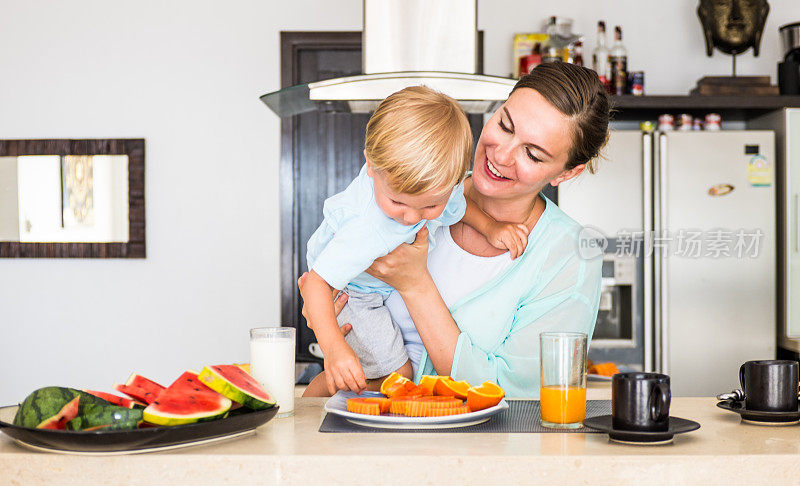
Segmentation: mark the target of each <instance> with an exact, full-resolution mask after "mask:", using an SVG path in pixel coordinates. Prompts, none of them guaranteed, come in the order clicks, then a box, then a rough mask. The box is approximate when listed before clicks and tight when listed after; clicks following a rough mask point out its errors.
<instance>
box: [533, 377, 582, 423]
mask: <svg viewBox="0 0 800 486" xmlns="http://www.w3.org/2000/svg"><path fill="white" fill-rule="evenodd" d="M539 399H540V400H541V411H542V420H543V421H545V422H550V423H553V424H574V423H577V422H581V421H583V419H585V418H586V388H578V387H576V386H569V387H563V386H543V387H541V388H540V389H539Z"/></svg>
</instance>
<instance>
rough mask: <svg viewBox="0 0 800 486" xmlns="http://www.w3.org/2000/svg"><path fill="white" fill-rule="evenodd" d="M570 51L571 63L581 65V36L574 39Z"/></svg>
mask: <svg viewBox="0 0 800 486" xmlns="http://www.w3.org/2000/svg"><path fill="white" fill-rule="evenodd" d="M572 52H573V55H572V63H573V64H575V65H576V66H583V37H581V38H580V39H578V40H577V41H575V44H574V46H573V48H572Z"/></svg>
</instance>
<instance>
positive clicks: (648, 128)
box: [639, 121, 656, 132]
mask: <svg viewBox="0 0 800 486" xmlns="http://www.w3.org/2000/svg"><path fill="white" fill-rule="evenodd" d="M655 129H656V125H655V124H654V123H653V122H651V121H643V122H642V123H640V124H639V130H641V131H643V132H652V131H653V130H655Z"/></svg>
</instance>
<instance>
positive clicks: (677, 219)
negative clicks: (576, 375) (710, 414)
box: [558, 130, 777, 396]
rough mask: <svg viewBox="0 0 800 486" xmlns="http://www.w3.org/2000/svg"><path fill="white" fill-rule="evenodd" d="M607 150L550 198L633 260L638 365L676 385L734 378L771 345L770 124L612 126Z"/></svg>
mask: <svg viewBox="0 0 800 486" xmlns="http://www.w3.org/2000/svg"><path fill="white" fill-rule="evenodd" d="M605 154H606V156H605V159H604V160H601V161H600V164H599V169H598V171H597V173H596V174H588V173H586V172H584V174H582V175H581V176H579V177H578V178H576V179H574V180H572V181H568V182H567V183H564V184H561V185H560V186H559V187H558V203H559V206H560V207H561V208H562V209H563V210H564V211H565V212H566V213H567V214H569V215H570V216H572V217H573V218H574V219H575V220H577V221H578V222H579V223H581V224H583V225H585V226H591V227H593V228H594V229H595V230H596V231H598V232H600V233H601V234H603V235H604V236H605V237H606V238H607V240H608V241H609V244H608V246H607V248H606V252H607V253H609V252H612V251H613V252H614V253H615V254H620V253H623V254H624V253H625V252H628V253H637V256H638V258H639V259H640V261H641V262H642V267H643V270H642V272H641V275H642V278H641V281H640V282H639V283H638V287H639V294H640V295H641V296H642V303H641V312H642V318H641V321H642V326H643V328H642V332H641V335H642V338H643V339H642V341H643V342H642V343H641V345H640V347H639V348H637V353H638V354H639V355H640V356H641V368H642V369H644V370H647V371H658V372H662V373H666V374H668V375H670V378H671V387H672V392H673V394H674V395H676V396H711V395H715V394H718V393H723V392H729V391H730V390H732V389H733V388H738V387H739V384H738V370H739V366H740V365H741V364H742V363H743V362H745V361H748V360H752V359H773V358H774V357H775V355H776V340H777V337H776V333H777V331H776V330H777V317H776V308H777V297H776V279H777V275H776V270H777V266H776V248H777V235H776V216H775V208H776V199H775V198H776V190H775V173H774V169H775V134H774V132H773V131H770V130H725V131H717V132H711V131H709V132H704V131H699V132H655V133H644V132H639V131H623V130H620V131H613V132H612V134H611V136H610V139H609V142H608V145H607V147H606V150H605ZM604 285H605V283H604ZM601 304H602V302H601ZM593 345H594V344H593ZM590 353H591V348H590Z"/></svg>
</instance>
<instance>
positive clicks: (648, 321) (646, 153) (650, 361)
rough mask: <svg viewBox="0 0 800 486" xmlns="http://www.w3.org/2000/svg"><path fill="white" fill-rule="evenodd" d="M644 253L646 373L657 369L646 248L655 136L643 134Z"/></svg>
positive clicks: (649, 262)
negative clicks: (654, 354)
mask: <svg viewBox="0 0 800 486" xmlns="http://www.w3.org/2000/svg"><path fill="white" fill-rule="evenodd" d="M642 201H643V207H642V209H643V211H642V216H643V221H642V229H643V230H644V234H643V235H642V251H643V252H644V262H643V264H644V272H643V273H644V275H643V277H644V278H643V280H644V285H642V290H643V294H644V295H643V302H644V306H643V309H642V314H643V319H644V336H643V338H644V371H653V370H655V369H657V368H656V367H655V366H656V362H655V358H654V356H653V346H654V344H655V343H654V336H653V334H654V329H653V255H652V254H651V253H650V251H649V250H648V249H647V248H646V247H645V241H646V239H647V238H648V235H652V234H653V134H652V133H649V132H644V133H642Z"/></svg>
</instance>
